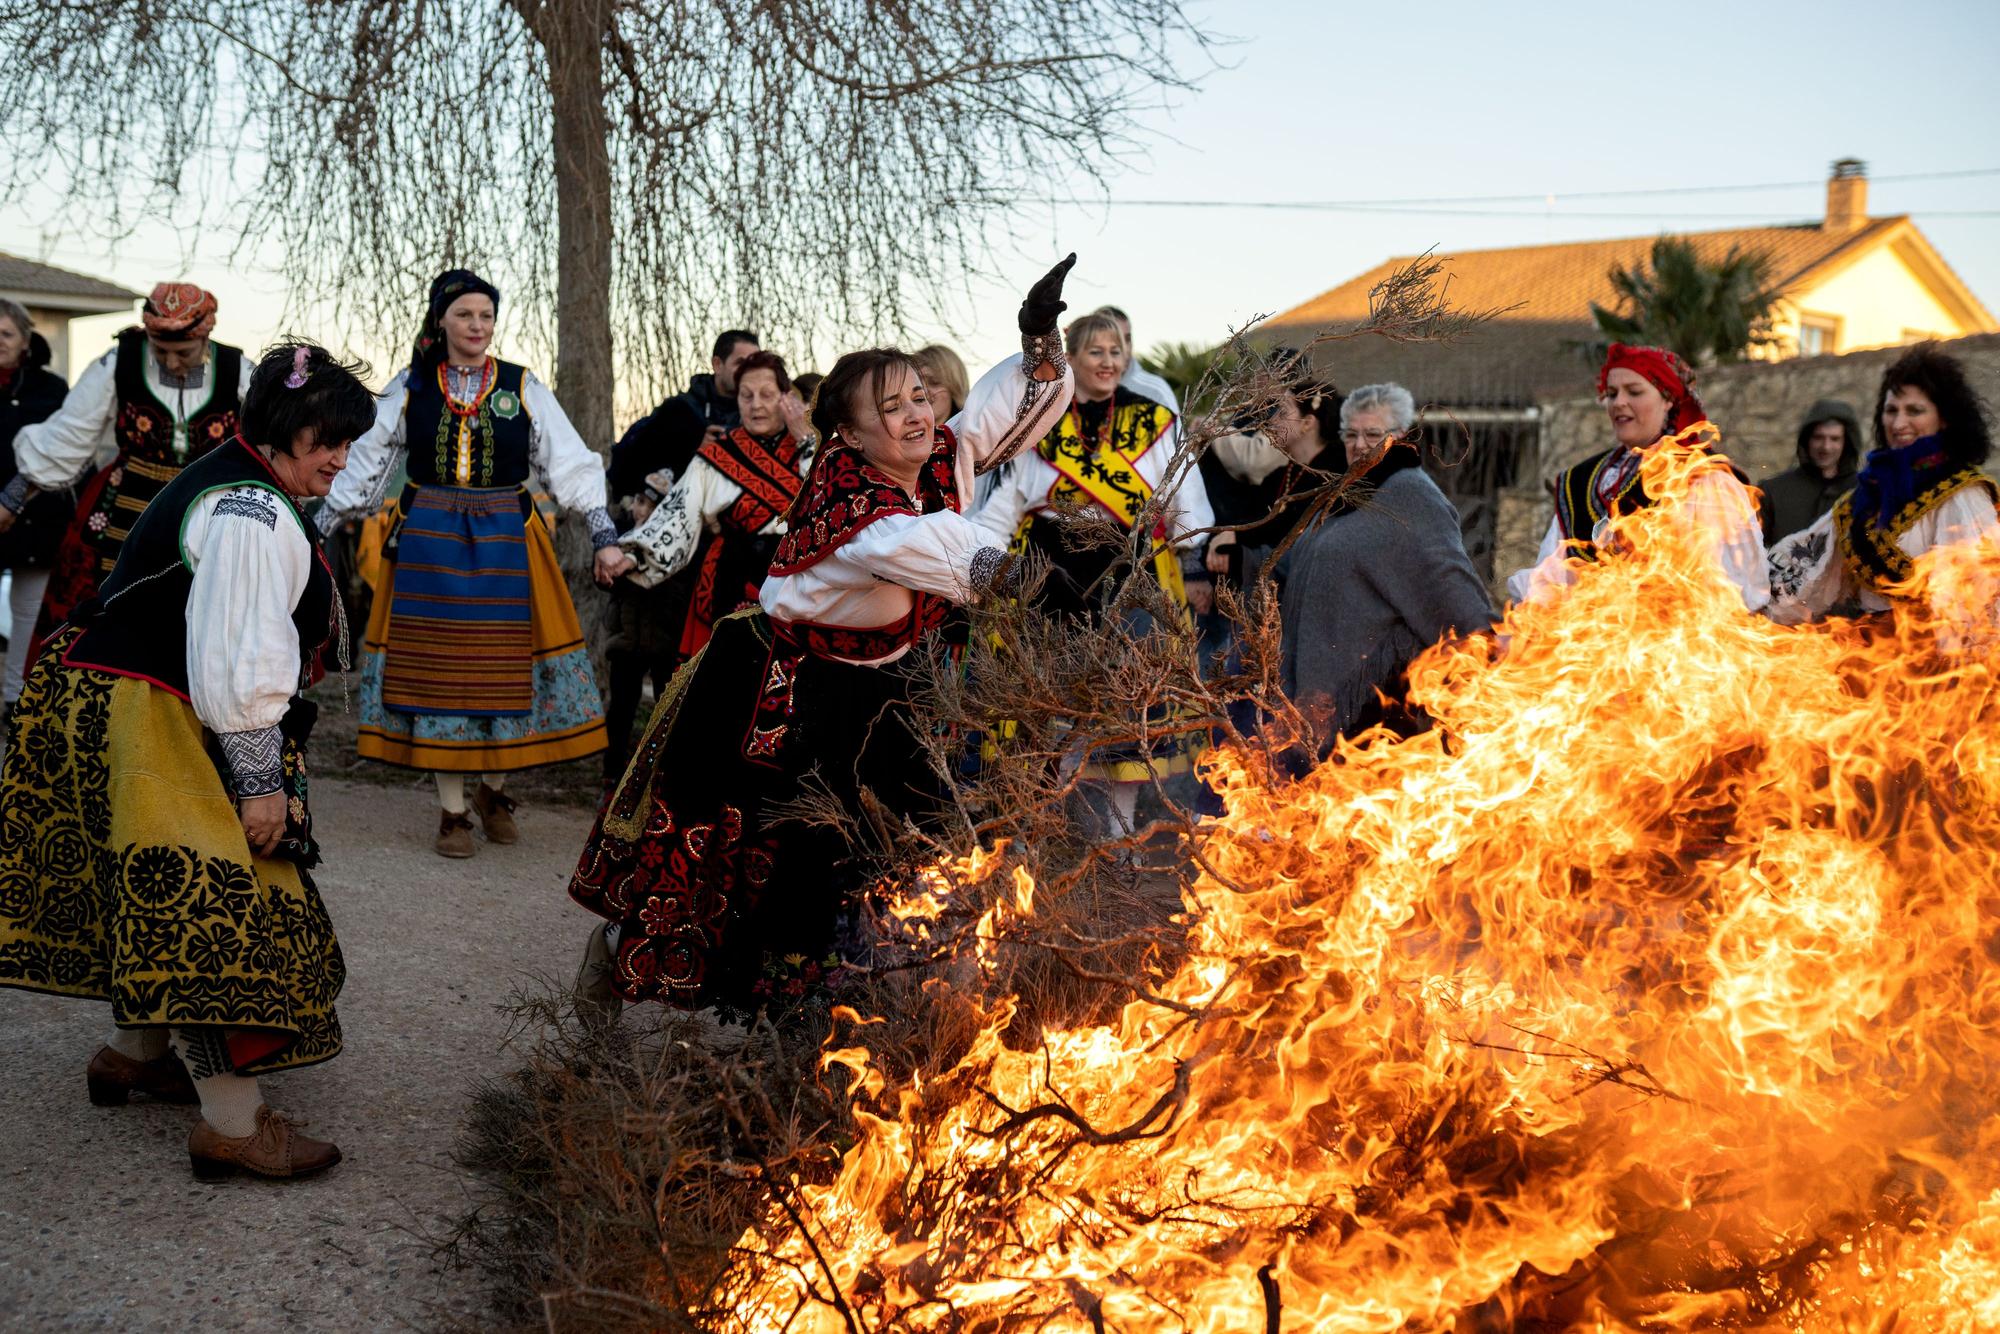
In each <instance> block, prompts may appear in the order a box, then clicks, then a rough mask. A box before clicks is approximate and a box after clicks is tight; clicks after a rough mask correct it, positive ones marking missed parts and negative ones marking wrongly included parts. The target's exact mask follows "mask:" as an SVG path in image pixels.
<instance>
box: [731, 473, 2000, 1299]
mask: <svg viewBox="0 0 2000 1334" xmlns="http://www.w3.org/2000/svg"><path fill="white" fill-rule="evenodd" d="M1646 466H1647V474H1648V475H1647V487H1648V490H1649V492H1651V493H1652V494H1653V495H1656V496H1659V497H1661V502H1660V504H1658V505H1657V506H1655V507H1654V508H1652V509H1649V510H1646V511H1642V512H1640V513H1638V514H1635V515H1632V516H1630V517H1628V518H1624V519H1620V520H1617V521H1615V522H1614V529H1615V531H1614V532H1613V533H1612V534H1610V537H1611V538H1612V541H1613V545H1614V546H1615V547H1616V551H1615V553H1614V554H1612V555H1610V556H1608V557H1607V558H1606V559H1603V560H1601V561H1599V562H1597V563H1595V564H1593V565H1591V566H1589V567H1588V568H1585V569H1583V570H1582V571H1581V572H1580V576H1579V578H1578V580H1577V582H1576V583H1575V585H1574V586H1573V587H1571V588H1569V589H1568V590H1566V592H1565V593H1564V595H1563V596H1562V597H1561V598H1560V599H1558V600H1556V601H1554V602H1552V603H1550V604H1546V605H1535V606H1527V607H1520V608H1516V609H1514V610H1513V611H1512V612H1510V614H1509V615H1508V617H1507V620H1506V623H1505V625H1504V627H1503V629H1504V635H1505V640H1504V642H1505V648H1504V650H1496V649H1495V648H1494V647H1493V646H1492V645H1491V644H1489V643H1487V642H1485V641H1472V642H1468V643H1464V644H1460V645H1456V646H1445V647H1440V648H1438V649H1434V650H1432V651H1431V652H1430V653H1428V654H1426V655H1425V656H1424V657H1423V658H1422V659H1420V660H1419V662H1418V664H1417V665H1416V667H1415V668H1414V670H1413V673H1412V679H1413V682H1414V688H1415V693H1416V696H1417V698H1418V699H1419V701H1420V702H1421V703H1422V704H1423V705H1424V706H1425V707H1426V708H1427V709H1428V710H1429V711H1430V713H1431V714H1432V715H1433V716H1434V717H1435V718H1436V719H1437V720H1438V722H1439V725H1440V726H1439V729H1438V730H1437V731H1434V732H1432V733H1429V734H1427V735H1424V736H1420V737H1417V738H1414V739H1412V740H1409V741H1406V742H1401V743H1393V744H1392V743H1388V742H1371V743H1369V744H1365V745H1361V746H1358V747H1357V746H1348V745H1345V744H1343V746H1342V749H1341V751H1340V753H1339V755H1338V757H1337V759H1336V762H1332V763H1328V764H1325V765H1322V766H1321V767H1320V768H1319V769H1318V770H1317V771H1315V772H1314V773H1312V774H1311V775H1310V776H1308V777H1307V778H1305V779H1303V780H1302V781H1300V782H1298V783H1296V784H1292V785H1290V786H1285V787H1281V788H1276V789H1274V788H1271V787H1268V786H1265V785H1262V784H1260V783H1258V782H1256V781H1253V780H1252V779H1251V777H1250V776H1248V775H1247V774H1246V773H1245V772H1244V771H1243V770H1241V769H1240V768H1237V767H1235V766H1234V765H1233V763H1232V761H1231V760H1230V759H1229V758H1228V757H1226V756H1225V757H1222V758H1221V759H1219V760H1218V762H1217V763H1218V766H1219V767H1218V774H1219V777H1220V779H1221V781H1222V782H1223V784H1224V786H1225V788H1226V794H1227V803H1228V815H1227V817H1226V818H1225V819H1223V820H1221V821H1219V822H1217V823H1215V824H1213V825H1212V826H1210V827H1208V828H1207V829H1206V831H1205V835H1204V840H1203V842H1204V846H1203V848H1202V852H1203V853H1204V855H1205V858H1206V864H1207V865H1209V866H1210V867H1212V868H1213V874H1207V875H1204V876H1203V877H1202V879H1201V880H1200V881H1199V883H1198V884H1197V885H1196V886H1195V888H1194V889H1193V891H1192V892H1191V894H1190V902H1189V903H1188V915H1187V923H1188V932H1189V948H1188V951H1187V954H1186V955H1185V957H1184V959H1183V961H1182V962H1181V963H1180V964H1179V965H1178V966H1177V968H1176V969H1175V970H1174V971H1173V972H1172V974H1171V975H1170V976H1167V977H1164V978H1161V979H1158V980H1157V982H1156V984H1155V993H1156V994H1157V996H1158V997H1159V1001H1158V1002H1155V1001H1154V1000H1151V999H1142V1000H1135V1001H1133V1002H1131V1003H1130V1004H1128V1005H1126V1006H1125V1007H1124V1009H1123V1011H1122V1013H1121V1014H1120V1015H1119V1017H1118V1020H1117V1022H1116V1023H1114V1024H1109V1025H1106V1026H1102V1027H1084V1028H1076V1029H1068V1030H1061V1031H1051V1032H1048V1033H1046V1034H1045V1035H1044V1040H1043V1043H1042V1045H1041V1046H1040V1048H1038V1049H1036V1050H1029V1051H1024V1050H1015V1049H1011V1048H1010V1047H1009V1046H1007V1045H1006V1044H1005V1043H1003V1041H1002V1040H1001V1034H1002V1030H1003V1029H1004V1028H1005V1027H1006V1026H1007V1024H1008V1021H1009V1018H1010V1017H1011V1015H1012V1006H1011V1004H1010V1003H1009V1002H1008V1001H1007V1000H1005V999H1003V1000H1000V1001H998V1002H996V1003H995V1004H993V1005H992V1007H991V1010H990V1012H989V1014H988V1015H987V1018H988V1023H987V1026H986V1028H985V1032H984V1034H983V1036H982V1037H981V1038H980V1039H979V1040H978V1041H977V1042H976V1043H975V1044H974V1045H973V1047H972V1049H971V1051H970V1052H969V1053H968V1054H967V1055H966V1056H965V1058H964V1059H963V1061H962V1062H961V1063H960V1065H959V1067H958V1068H957V1069H956V1070H954V1071H952V1072H950V1073H949V1074H948V1075H946V1076H945V1077H943V1078H942V1079H933V1080H932V1081H931V1082H930V1083H929V1084H928V1085H926V1086H922V1087H919V1086H913V1085H902V1086H897V1085H892V1084H891V1083H890V1082H889V1081H888V1080H887V1079H886V1078H885V1076H884V1075H883V1074H882V1073H881V1072H880V1071H878V1070H875V1069H873V1068H871V1067H870V1064H869V1060H868V1055H867V1053H866V1052H865V1051H862V1050H860V1049H851V1050H843V1051H834V1052H830V1053H829V1054H828V1055H827V1056H826V1058H825V1059H826V1060H827V1061H828V1062H829V1063H832V1064H837V1065H844V1066H847V1067H849V1068H850V1069H852V1070H853V1071H854V1072H855V1073H856V1074H857V1075H858V1076H859V1078H858V1080H857V1087H856V1094H855V1096H856V1099H857V1102H856V1107H857V1114H858V1118H859V1124H860V1127H861V1137H860V1139H859V1141H858V1142H857V1143H856V1144H855V1145H854V1146H853V1147H852V1149H851V1150H850V1151H849V1152H848V1153H847V1154H846V1156H845V1158H844V1160H843V1163H842V1166H841V1170H840V1172H839V1175H838V1178H837V1179H836V1180H833V1181H832V1182H831V1183H830V1184H826V1185H823V1186H802V1187H799V1188H797V1189H796V1190H795V1191H793V1192H791V1194H790V1198H791V1199H792V1200H793V1201H794V1203H795V1206H796V1212H797V1213H798V1214H799V1216H800V1217H801V1218H802V1219H803V1221H804V1224H805V1227H804V1228H803V1229H801V1228H799V1227H796V1226H793V1225H791V1224H790V1222H789V1221H788V1219H787V1217H786V1216H785V1215H782V1214H780V1213H778V1212H777V1211H776V1210H775V1209H774V1212H773V1214H772V1217H771V1218H770V1220H769V1221H768V1223H767V1225H766V1226H764V1227H762V1228H759V1229H754V1230H752V1231H751V1232H750V1233H748V1234H746V1236H745V1237H744V1238H743V1239H742V1242H741V1246H742V1248H743V1250H744V1252H745V1253H746V1257H745V1259H744V1260H743V1261H742V1262H741V1264H742V1266H743V1269H742V1271H741V1273H742V1274H743V1275H745V1276H749V1277H750V1281H752V1282H754V1283H756V1284H757V1285H758V1287H757V1292H758V1296H757V1298H756V1299H755V1300H754V1301H751V1302H749V1303H746V1304H744V1305H743V1306H742V1307H741V1308H740V1310H739V1311H738V1314H737V1316H736V1327H737V1328H740V1329H742V1330H746V1331H748V1330H775V1329H779V1328H785V1329H793V1330H808V1329H809V1330H843V1329H849V1328H855V1329H886V1328H894V1329H897V1330H946V1329H949V1330H1001V1329H1009V1330H1012V1329H1036V1330H1055V1329H1076V1330H1088V1329H1091V1328H1092V1327H1093V1326H1096V1327H1099V1328H1103V1329H1109V1330H1130V1331H1139V1330H1146V1331H1153V1330H1161V1331H1164V1330H1182V1329H1187V1330H1203V1331H1207V1330H1214V1331H1252V1330H1257V1329H1262V1328H1265V1321H1266V1318H1267V1315H1268V1313H1269V1312H1270V1311H1271V1310H1273V1309H1278V1310H1279V1311H1280V1312H1281V1316H1280V1318H1281V1320H1282V1325H1283V1328H1285V1329H1287V1330H1314V1331H1349V1330H1351V1331H1398V1330H1434V1329H1435V1330H1442V1329H1462V1330H1470V1329H1489V1328H1491V1329H1499V1328H1509V1327H1512V1325H1513V1323H1514V1322H1517V1321H1518V1322H1521V1323H1523V1324H1527V1325H1530V1326H1531V1327H1534V1328H1549V1329H1557V1328H1595V1329H1648V1330H1651V1329H1685V1328H1705V1327H1733V1328H1766V1327H1768V1328H1782V1329H1815V1330H1818V1329H1826V1330H1833V1329H1864V1328H1865V1329H1887V1328H1889V1327H1890V1326H1891V1325H1894V1326H1895V1327H1896V1328H1899V1329H1916V1328H1923V1329H1949V1328H1967V1329H1969V1328H1982V1327H2000V1155H1996V1148H2000V1129H1996V1126H2000V1123H1996V1121H1995V1120H1994V1118H1993V1115H1992V1113H1993V1111H1994V1109H1995V1105H1996V1104H1995V1095H1996V1092H2000V1067H1996V1063H1995V1056H1996V1051H1997V1050H2000V1047H1996V1044H2000V1035H1996V1029H1995V1020H1996V1017H2000V985H1996V979H2000V967H1996V963H1995V957H1996V956H1995V951H1994V945H1993V938H1992V921H1993V917H1992V913H1993V908H1994V895H1995V886H1996V885H2000V866H1996V862H2000V739H1996V734H1995V732H1994V729H1993V728H1992V726H1991V721H1992V718H1993V715H1994V709H1995V694H1994V668H1995V665H1996V662H2000V650H1996V649H1995V648H1994V647H1993V637H1992V636H1991V635H1990V634H1983V633H1981V627H1980V626H1979V625H1978V624H1976V623H1974V622H1973V621H1970V620H1967V619H1965V618H1963V617H1957V618H1954V620H1953V623H1952V624H1950V625H1943V626H1941V625H1938V624H1934V623H1933V618H1932V616H1931V615H1930V614H1929V613H1928V612H1927V611H1926V610H1924V609H1925V608H1926V607H1928V606H1929V600H1928V598H1927V596H1926V594H1927V592H1928V591H1929V590H1930V589H1932V588H1933V587H1935V588H1939V589H1946V588H1948V589H1950V590H1956V591H1957V592H1958V593H1959V594H1966V590H1973V591H1975V592H1977V591H1978V590H1983V589H1986V588H1990V587H1992V586H1993V584H1994V578H1995V575H1996V573H2000V556H1996V554H1995V553H1994V552H1993V551H1991V550H1988V549H1984V548H1977V549H1971V550H1956V551H1952V552H1948V553H1939V554H1938V555H1937V556H1935V557H1934V558H1932V559H1927V560H1926V561H1925V562H1924V563H1923V567H1922V569H1921V570H1920V573H1919V576H1918V586H1916V587H1914V588H1913V589H1912V590H1911V592H1912V594H1913V595H1914V596H1913V597H1912V598H1911V599H1910V602H1909V605H1910V607H1911V608H1912V610H1910V611H1909V612H1907V613H1905V614H1901V615H1899V616H1898V617H1897V618H1896V619H1894V621H1893V622H1890V621H1886V620H1885V621H1883V622H1881V623H1879V624H1870V625H1867V626H1855V625H1845V624H1842V625H1838V626H1837V628H1832V629H1829V628H1826V627H1820V628H1813V629H1786V628H1782V627H1779V626H1776V625H1773V624H1771V623H1770V622H1768V621H1765V620H1763V619H1761V618H1758V617H1755V616H1751V615H1749V614H1746V612H1745V611H1744V609H1743V606H1742V602H1741V599H1740V597H1739V596H1738V594H1737V592H1736V590H1735V589H1734V588H1733V587H1732V586H1730V585H1729V584H1728V583H1726V582H1725V581H1724V580H1723V579H1722V578H1721V576H1720V574H1719V572H1718V571H1717V570H1716V568H1715V566H1714V565H1713V563H1712V562H1711V561H1710V560H1709V559H1708V558H1707V557H1706V556H1705V555H1704V554H1703V553H1702V552H1701V551H1700V550H1699V549H1698V548H1697V545H1696V544H1694V543H1692V542H1690V541H1689V540H1688V535H1687V533H1686V532H1685V531H1684V529H1683V527H1682V524H1681V522H1680V520H1679V516H1678V512H1677V511H1678V509H1679V505H1680V502H1681V501H1682V499H1683V498H1684V497H1685V495H1686V491H1687V482H1688V479H1689V477H1690V476H1691V475H1692V474H1693V472H1694V471H1695V470H1696V469H1697V468H1698V467H1700V466H1703V465H1702V463H1701V460H1700V457H1699V456H1698V455H1694V454H1691V453H1689V452H1687V451H1676V450H1670V449H1663V450H1658V451H1655V452H1654V455H1653V457H1652V458H1650V459H1649V460H1648V463H1647V465H1646ZM1968 596H1969V595H1968ZM1943 600H1944V601H1947V602H1949V601H1951V600H1952V599H1949V598H1947V599H1943ZM1961 600H1962V599H1961ZM1002 862H1003V859H1002V858H1001V857H999V856H997V855H985V854H982V855H981V856H980V857H978V858H975V859H972V860H971V861H970V862H968V863H967V864H966V865H964V866H961V867H959V868H957V870H958V873H959V874H961V875H972V876H975V877H976V876H984V875H990V874H993V873H994V868H995V867H998V866H1000V865H1001V864H1002ZM1015 874H1016V875H1017V878H1018V882H1017V883H1016V884H1015V886H1014V892H1013V893H1012V894H1011V895H1009V896H1005V897H1003V898H1002V899H1001V900H1000V902H999V906H998V907H996V908H994V909H993V912H992V916H993V919H994V920H993V921H992V922H990V923H989V927H990V928H991V929H993V930H999V929H1001V928H1003V927H1004V925H1005V922H1004V919H1005V918H1006V917H1008V916H1009V915H1022V914H1032V913H1033V912H1034V885H1033V884H1032V883H1031V882H1029V881H1028V879H1027V877H1026V876H1025V874H1023V873H1020V872H1018V871H1016V872H1015ZM941 884H942V881H939V882H937V883H925V884H920V885H916V886H913V887H912V888H911V891H910V892H911V894H912V896H913V899H914V900H915V902H913V904H912V907H913V909H914V910H915V911H916V913H917V915H918V916H920V917H921V916H922V915H924V903H925V902H926V900H927V898H931V897H934V896H935V895H937V894H939V893H942V892H943V891H942V889H941V888H940V886H941ZM1052 1107H1056V1108H1060V1109H1061V1110H1058V1111H1054V1112H1051V1111H1050V1110H1049V1109H1050V1108H1052ZM1027 1109H1042V1110H1041V1111H1039V1112H1036V1113H1033V1114H1028V1115H1024V1114H1022V1113H1024V1112H1026V1110H1027ZM940 1182H948V1183H952V1189H951V1190H949V1191H944V1190H939V1189H936V1188H934V1187H935V1185H936V1183H940ZM1260 1271H1262V1273H1261V1274H1260ZM836 1288H837V1290H838V1294H837V1300H836V1293H835V1290H836ZM1269 1293H1275V1294H1276V1302H1275V1308H1274V1305H1273V1303H1272V1302H1271V1301H1270V1300H1269V1299H1268V1297H1267V1294H1269ZM1899 1322H1900V1323H1899Z"/></svg>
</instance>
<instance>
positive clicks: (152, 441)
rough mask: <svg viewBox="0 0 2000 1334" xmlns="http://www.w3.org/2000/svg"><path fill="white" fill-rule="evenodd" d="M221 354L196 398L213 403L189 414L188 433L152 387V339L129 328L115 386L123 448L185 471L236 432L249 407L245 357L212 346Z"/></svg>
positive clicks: (121, 339)
mask: <svg viewBox="0 0 2000 1334" xmlns="http://www.w3.org/2000/svg"><path fill="white" fill-rule="evenodd" d="M209 348H210V349H211V350H212V351H213V352H214V353H215V355H214V357H213V359H212V360H211V361H210V362H209V365H208V376H207V381H206V383H205V384H204V385H203V387H202V388H201V389H197V390H194V391H192V393H195V394H202V393H205V394H207V395H208V400H207V401H206V402H205V403H203V404H202V405H201V406H200V407H198V408H196V409H194V411H193V412H191V413H189V415H188V420H187V426H186V429H185V430H184V431H177V430H176V429H175V427H174V412H173V409H172V408H170V407H168V406H167V405H166V404H165V403H162V402H161V401H160V400H159V398H158V397H157V396H156V395H155V394H154V393H153V390H152V387H151V386H150V385H148V384H147V383H146V358H147V357H149V356H151V355H152V349H151V348H150V347H148V346H147V343H146V335H145V333H144V332H143V331H141V330H138V329H127V330H126V331H125V332H124V333H122V334H119V335H118V360H117V361H116V362H115V363H114V369H113V371H112V383H113V384H114V385H115V386H116V387H117V394H118V418H117V426H116V435H117V439H118V447H119V448H120V449H122V450H124V451H125V452H126V454H127V455H129V456H130V457H132V458H136V459H143V460H145V461H146V462H148V463H159V464H165V465H167V466H169V467H175V468H177V467H179V466H181V465H182V464H184V463H187V462H189V461H191V460H193V459H198V458H200V457H201V456H202V455H204V454H206V453H208V452H209V451H210V450H212V449H214V448H216V447H217V446H218V445H220V444H222V443H223V441H225V440H228V439H230V438H231V437H232V436H234V435H235V434H236V413H237V411H238V409H240V408H241V407H242V406H243V403H242V400H241V398H240V397H239V396H238V390H239V389H240V388H241V386H242V383H243V353H242V352H241V351H240V350H239V349H237V348H233V347H231V346H229V344H227V343H217V342H212V341H211V342H210V343H209Z"/></svg>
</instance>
